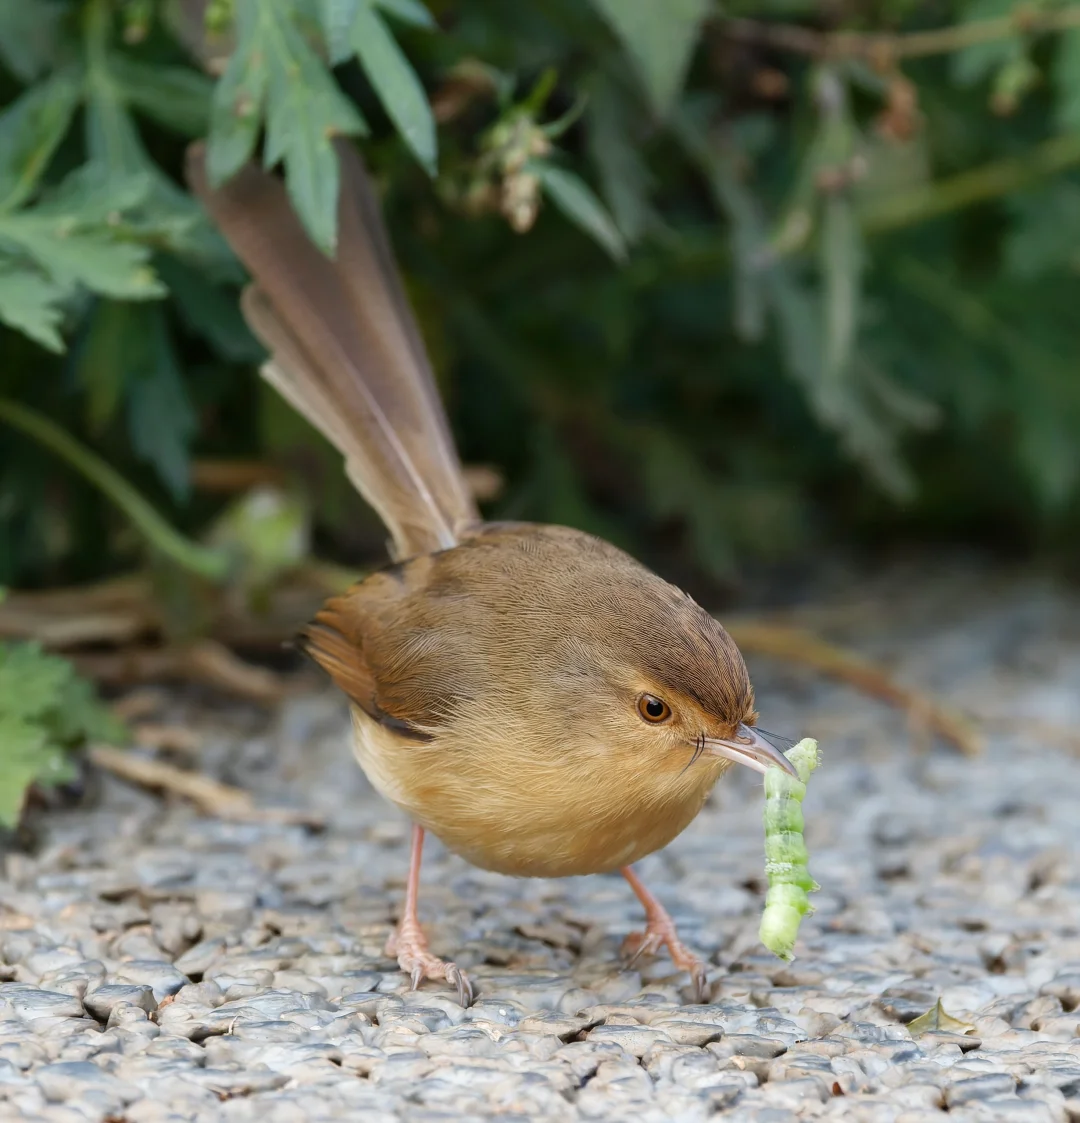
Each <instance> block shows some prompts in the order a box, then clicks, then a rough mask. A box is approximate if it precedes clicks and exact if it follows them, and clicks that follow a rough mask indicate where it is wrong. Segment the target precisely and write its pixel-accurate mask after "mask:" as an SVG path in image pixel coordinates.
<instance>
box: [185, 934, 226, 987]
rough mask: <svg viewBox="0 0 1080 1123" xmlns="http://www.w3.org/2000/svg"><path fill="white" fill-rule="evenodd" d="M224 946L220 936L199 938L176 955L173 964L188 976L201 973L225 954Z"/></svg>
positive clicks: (191, 976)
mask: <svg viewBox="0 0 1080 1123" xmlns="http://www.w3.org/2000/svg"><path fill="white" fill-rule="evenodd" d="M225 948H226V944H225V940H224V938H223V937H221V936H214V937H212V938H211V939H209V940H201V941H200V942H199V943H197V944H195V945H194V946H193V947H190V948H188V949H187V951H185V952H184V953H183V955H180V956H177V958H176V960H175V962H174V963H173V966H174V967H175V968H176V970H177V971H179V972H180V973H181V974H183V975H186V976H187V977H188V978H193V977H196V976H200V975H203V974H205V973H206V971H207V970H208V969H209V968H210V967H211V966H213V965H214V964H215V963H216V962H217V961H218V959H220V958H221V957H222V956H223V955H224V954H225Z"/></svg>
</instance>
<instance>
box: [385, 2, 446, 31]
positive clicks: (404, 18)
mask: <svg viewBox="0 0 1080 1123" xmlns="http://www.w3.org/2000/svg"><path fill="white" fill-rule="evenodd" d="M375 6H376V7H377V8H382V10H383V11H384V12H386V14H387V15H388V16H393V17H394V19H396V20H400V21H401V22H402V23H407V24H411V25H412V26H413V27H422V28H425V29H426V30H428V31H434V30H435V28H436V27H437V26H438V25H437V24H436V23H435V19H434V17H433V16H432V14H431V12H429V11H428V10H427V8H426V7H425V6H424V5H423V4H421V3H420V0H375Z"/></svg>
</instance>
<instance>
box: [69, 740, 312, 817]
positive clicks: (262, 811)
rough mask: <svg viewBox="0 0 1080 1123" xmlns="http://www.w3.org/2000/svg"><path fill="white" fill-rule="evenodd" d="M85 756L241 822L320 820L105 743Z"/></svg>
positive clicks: (135, 781) (119, 773)
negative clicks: (267, 804)
mask: <svg viewBox="0 0 1080 1123" xmlns="http://www.w3.org/2000/svg"><path fill="white" fill-rule="evenodd" d="M88 756H89V757H90V760H91V762H92V763H93V764H95V765H96V766H97V767H98V768H103V769H104V770H105V771H106V772H111V773H112V774H113V775H114V776H119V777H120V778H121V779H122V780H127V781H129V782H130V783H133V784H138V785H139V786H140V787H144V788H154V789H159V790H162V791H166V792H169V793H170V794H172V795H178V796H182V797H183V798H184V799H189V800H191V802H192V803H195V804H197V805H198V807H199V808H200V809H201V810H202V811H205V812H206V813H207V814H208V815H213V816H215V817H216V818H219V819H227V820H230V821H232V822H241V823H252V822H262V823H267V822H270V823H281V824H282V825H299V826H313V827H320V826H322V825H323V822H324V820H323V819H322V817H321V816H319V815H317V814H316V813H315V812H312V811H303V810H293V809H292V808H287V807H256V806H255V801H254V800H253V799H252V796H251V793H250V792H246V791H244V790H243V789H242V788H235V787H233V786H232V785H230V784H223V783H221V781H220V780H215V779H213V777H211V776H204V775H203V774H202V773H201V772H187V771H185V770H184V769H182V768H176V767H175V766H174V765H171V764H165V763H164V762H163V761H160V760H151V759H149V758H148V757H142V756H136V755H134V754H133V753H128V752H124V751H123V750H122V749H114V748H112V747H110V746H108V745H93V746H91V747H90V749H89V752H88Z"/></svg>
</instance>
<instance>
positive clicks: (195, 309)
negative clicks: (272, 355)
mask: <svg viewBox="0 0 1080 1123" xmlns="http://www.w3.org/2000/svg"><path fill="white" fill-rule="evenodd" d="M158 272H159V273H160V274H161V279H162V280H163V281H164V282H165V284H166V285H167V286H168V288H169V294H170V296H171V297H172V299H173V300H174V301H175V302H176V308H177V311H178V312H179V313H180V316H181V317H182V319H183V321H184V323H185V324H186V325H187V326H188V327H189V328H190V329H191V330H192V331H193V332H196V333H197V334H198V335H201V336H202V337H203V338H204V339H205V340H206V341H207V342H208V343H209V344H210V345H211V346H212V347H213V348H214V350H215V351H216V352H217V353H218V354H219V355H221V357H222V358H224V359H228V360H229V361H230V362H234V363H248V364H251V365H254V364H257V363H260V362H262V361H263V359H265V358H266V351H265V350H264V349H263V346H262V344H260V343H259V341H258V340H257V339H256V338H255V337H254V336H253V335H252V334H251V330H250V329H249V328H248V326H247V323H246V322H245V320H244V317H243V315H242V314H241V312H240V303H239V300H238V294H237V292H236V290H235V289H225V288H222V287H221V286H220V285H215V284H213V283H212V282H211V280H210V279H209V278H208V277H206V276H205V274H204V273H203V272H202V271H200V270H196V269H194V268H189V267H188V266H186V265H184V264H182V263H181V262H180V261H178V260H176V259H175V258H165V259H163V260H161V261H160V262H159V263H158Z"/></svg>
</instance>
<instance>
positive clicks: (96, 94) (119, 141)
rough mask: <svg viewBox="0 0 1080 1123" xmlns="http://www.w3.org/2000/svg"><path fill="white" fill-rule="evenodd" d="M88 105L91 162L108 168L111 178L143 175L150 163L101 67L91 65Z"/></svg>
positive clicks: (114, 86) (117, 90) (109, 76)
mask: <svg viewBox="0 0 1080 1123" xmlns="http://www.w3.org/2000/svg"><path fill="white" fill-rule="evenodd" d="M88 93H89V97H88V100H87V105H86V125H85V128H86V149H87V152H88V153H89V155H90V162H91V163H93V164H97V165H101V166H102V167H104V168H106V169H108V172H109V173H110V175H113V176H116V177H121V176H132V175H138V174H140V173H143V172H145V171H146V169H147V165H148V164H149V160H148V158H147V156H146V150H145V149H144V148H143V145H142V141H141V140H140V139H139V133H138V130H137V129H136V128H135V122H134V121H133V120H132V119H131V115H130V114H129V113H128V111H127V108H126V106H125V103H124V99H123V97H122V96H121V91H120V88H119V86H117V84H116V83H115V82H114V81H113V77H112V74H111V73H110V72H109V71H107V70H105V69H103V65H102V64H100V63H99V64H98V65H96V66H92V67H91V68H90V71H89V78H88Z"/></svg>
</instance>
